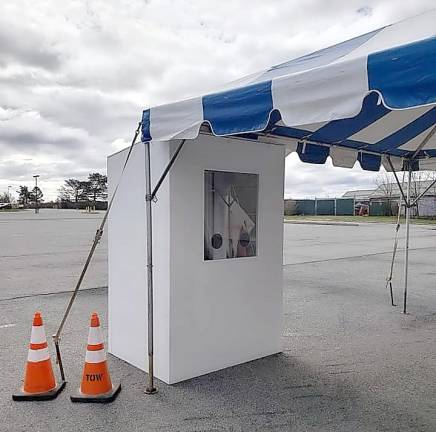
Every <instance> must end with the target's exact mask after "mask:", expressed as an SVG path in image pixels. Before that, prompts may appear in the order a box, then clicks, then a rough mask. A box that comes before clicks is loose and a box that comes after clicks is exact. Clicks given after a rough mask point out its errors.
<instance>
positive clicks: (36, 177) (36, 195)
mask: <svg viewBox="0 0 436 432" xmlns="http://www.w3.org/2000/svg"><path fill="white" fill-rule="evenodd" d="M38 177H39V174H37V175H34V176H33V178H34V179H35V214H36V213H39V208H38Z"/></svg>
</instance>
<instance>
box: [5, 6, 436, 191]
mask: <svg viewBox="0 0 436 432" xmlns="http://www.w3.org/2000/svg"><path fill="white" fill-rule="evenodd" d="M247 5H248V2H246V1H243V0H234V1H232V2H212V1H204V0H178V1H177V2H174V1H172V0H159V1H153V0H149V1H144V0H131V1H127V0H117V1H113V2H107V1H103V0H94V1H92V2H89V1H85V0H77V1H75V2H59V1H56V0H47V1H45V2H34V1H31V0H15V1H14V2H6V4H5V5H3V4H2V14H1V17H0V94H1V96H2V97H1V100H0V154H1V155H2V159H1V160H0V192H1V191H2V190H1V189H2V188H4V187H5V185H7V184H8V183H9V184H10V182H14V184H15V183H16V182H19V181H24V180H25V179H26V178H28V177H29V176H30V180H31V174H32V173H34V172H35V171H38V172H39V173H40V174H41V176H42V177H41V182H42V184H43V185H44V187H46V188H47V190H49V191H51V192H50V193H52V194H53V197H54V196H55V193H56V188H57V187H58V185H59V183H60V182H61V180H62V178H63V177H72V176H78V177H80V176H84V175H86V173H87V172H89V171H94V170H101V171H103V170H104V169H105V164H106V156H107V155H108V154H110V153H112V152H114V151H116V150H118V149H119V147H120V146H121V145H123V144H124V145H125V144H126V143H127V142H128V141H129V140H130V138H131V135H132V132H133V130H134V129H135V128H136V125H137V122H138V120H139V118H140V116H141V111H142V109H143V108H146V107H148V106H152V105H158V104H162V103H166V102H170V101H173V100H177V99H180V98H185V97H190V96H196V95H199V94H204V93H207V92H209V91H212V90H214V89H216V88H217V87H218V86H220V85H221V84H223V83H226V82H228V81H232V80H235V79H238V78H240V77H241V76H244V75H247V74H250V73H253V72H256V71H258V70H262V69H264V68H268V67H270V66H271V65H274V64H278V63H282V62H284V61H287V60H289V59H291V58H294V57H296V56H300V55H302V54H306V53H308V52H311V51H314V50H317V49H320V48H323V47H326V46H328V45H331V44H334V43H337V42H340V41H342V40H345V39H348V38H351V37H354V36H357V35H359V34H362V33H365V32H368V31H370V30H373V29H376V28H378V27H381V26H383V25H387V24H390V23H392V22H395V21H398V20H400V19H403V18H406V17H407V16H411V15H415V14H418V13H420V12H423V11H425V10H427V9H430V8H432V7H433V1H432V0H415V1H414V2H398V1H397V0H367V1H365V2H362V1H361V0H349V1H347V2H344V1H343V0H331V1H329V2H326V1H322V0H311V1H306V2H299V1H289V0H276V1H274V2H265V1H264V0H252V1H250V2H249V7H248V6H247ZM286 166H287V175H286V184H285V191H286V193H287V195H292V196H307V195H315V194H316V195H319V194H321V195H323V194H324V195H331V194H336V193H338V194H339V193H342V192H344V191H345V190H347V189H350V188H356V187H360V186H362V187H367V186H368V185H372V183H373V181H374V174H372V173H367V172H363V171H361V170H360V169H359V168H355V169H353V170H342V169H338V168H334V167H332V166H331V164H327V165H326V166H324V167H320V166H311V165H304V164H302V163H301V162H299V161H298V158H295V157H294V156H292V157H289V160H288V161H287V163H286ZM43 176H44V178H43Z"/></svg>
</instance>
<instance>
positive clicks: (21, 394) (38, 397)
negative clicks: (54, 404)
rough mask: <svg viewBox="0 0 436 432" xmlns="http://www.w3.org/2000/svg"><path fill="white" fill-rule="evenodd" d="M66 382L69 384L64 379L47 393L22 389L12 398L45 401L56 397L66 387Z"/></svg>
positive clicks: (15, 399)
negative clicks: (27, 391) (29, 391)
mask: <svg viewBox="0 0 436 432" xmlns="http://www.w3.org/2000/svg"><path fill="white" fill-rule="evenodd" d="M66 384H67V382H66V381H62V382H60V383H59V384H58V385H57V386H56V387H55V388H54V389H53V390H50V391H48V392H45V393H36V394H35V393H33V394H30V393H25V392H23V391H20V392H18V393H15V394H13V395H12V399H13V400H14V401H45V400H52V399H56V398H57V396H58V394H59V393H60V392H61V391H62V390H63V389H64V388H65V385H66Z"/></svg>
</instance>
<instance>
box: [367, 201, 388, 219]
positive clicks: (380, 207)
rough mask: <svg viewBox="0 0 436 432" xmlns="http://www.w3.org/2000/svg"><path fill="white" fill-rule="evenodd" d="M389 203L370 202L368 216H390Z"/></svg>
mask: <svg viewBox="0 0 436 432" xmlns="http://www.w3.org/2000/svg"><path fill="white" fill-rule="evenodd" d="M390 213H391V212H390V208H389V203H388V202H387V201H371V202H370V203H369V215H370V216H390Z"/></svg>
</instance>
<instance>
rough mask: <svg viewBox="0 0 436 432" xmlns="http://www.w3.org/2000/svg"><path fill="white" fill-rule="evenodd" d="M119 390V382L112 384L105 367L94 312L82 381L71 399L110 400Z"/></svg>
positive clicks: (79, 400) (100, 338)
mask: <svg viewBox="0 0 436 432" xmlns="http://www.w3.org/2000/svg"><path fill="white" fill-rule="evenodd" d="M120 390H121V384H117V385H115V386H113V385H112V381H111V377H110V375H109V369H108V367H107V360H106V353H105V350H104V344H103V336H102V333H101V329H100V320H99V318H98V315H97V313H95V312H94V313H93V314H92V316H91V326H90V328H89V335H88V346H87V348H86V357H85V367H84V368H83V375H82V383H81V385H80V390H79V393H78V394H77V395H74V396H71V401H72V402H100V403H105V402H112V401H113V400H114V399H115V398H116V396H117V395H118V393H119V392H120Z"/></svg>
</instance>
